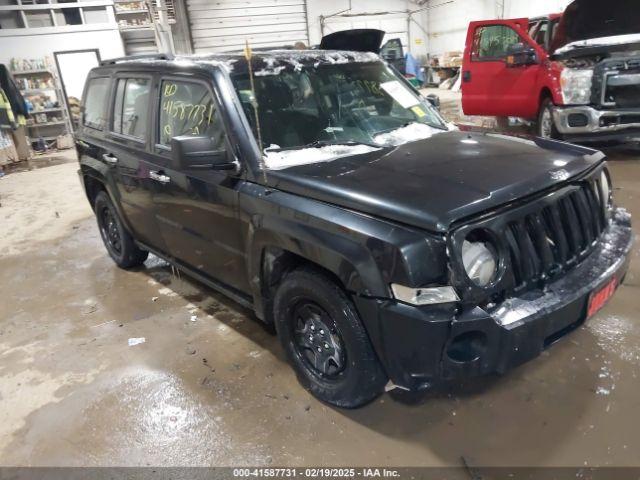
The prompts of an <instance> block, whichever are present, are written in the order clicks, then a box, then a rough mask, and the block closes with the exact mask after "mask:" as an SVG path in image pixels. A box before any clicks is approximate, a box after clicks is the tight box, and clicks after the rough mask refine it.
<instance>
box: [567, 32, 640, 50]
mask: <svg viewBox="0 0 640 480" xmlns="http://www.w3.org/2000/svg"><path fill="white" fill-rule="evenodd" d="M636 42H640V33H630V34H629V35H614V36H612V37H600V38H590V39H588V40H580V41H578V42H572V43H569V44H567V45H565V46H564V47H562V48H558V49H557V50H556V51H555V53H556V54H558V55H562V54H563V53H566V52H569V51H571V50H574V49H575V48H581V47H605V46H613V45H625V44H628V43H636Z"/></svg>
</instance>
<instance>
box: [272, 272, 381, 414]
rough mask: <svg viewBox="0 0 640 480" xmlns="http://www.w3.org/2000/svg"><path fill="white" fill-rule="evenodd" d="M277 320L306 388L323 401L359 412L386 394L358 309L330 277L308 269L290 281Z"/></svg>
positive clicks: (277, 305) (278, 301)
mask: <svg viewBox="0 0 640 480" xmlns="http://www.w3.org/2000/svg"><path fill="white" fill-rule="evenodd" d="M274 318H275V322H276V330H277V332H278V337H279V338H280V342H281V343H282V346H283V348H284V350H285V352H286V353H287V357H288V358H289V361H290V362H291V364H292V365H293V367H294V369H295V371H296V373H297V374H298V378H299V379H300V382H301V383H302V384H303V386H304V387H305V388H306V389H307V390H309V391H310V392H311V393H312V394H313V395H315V396H316V397H317V398H319V399H320V400H322V401H325V402H327V403H330V404H332V405H336V406H338V407H344V408H355V407H359V406H361V405H364V404H366V403H368V402H370V401H372V400H373V399H374V398H376V397H377V396H378V395H380V393H382V391H383V389H384V385H385V384H386V381H387V379H386V375H385V374H384V372H383V370H382V367H381V365H380V363H379V362H378V359H377V357H376V355H375V352H374V351H373V347H372V346H371V342H370V341H369V337H368V336H367V333H366V331H365V329H364V327H363V326H362V324H361V322H360V319H359V317H358V314H357V312H356V310H355V307H354V306H353V304H352V303H351V301H350V299H349V298H348V297H347V295H346V294H345V293H344V292H343V291H342V289H341V288H340V287H338V286H337V285H336V284H335V283H334V282H332V281H331V280H330V279H329V278H328V277H327V276H326V275H324V274H323V273H321V272H318V271H315V270H312V269H306V268H304V269H299V270H295V271H293V272H292V273H290V274H289V275H287V276H286V278H285V279H284V281H283V282H282V284H281V285H280V286H279V287H278V291H277V292H276V296H275V301H274Z"/></svg>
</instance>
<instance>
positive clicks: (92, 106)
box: [83, 78, 109, 130]
mask: <svg viewBox="0 0 640 480" xmlns="http://www.w3.org/2000/svg"><path fill="white" fill-rule="evenodd" d="M108 98H109V79H108V78H94V79H93V80H90V81H89V87H88V90H87V98H86V99H85V101H84V116H83V118H84V122H83V123H84V125H86V126H88V127H91V128H97V129H99V130H102V129H104V127H106V125H107V99H108Z"/></svg>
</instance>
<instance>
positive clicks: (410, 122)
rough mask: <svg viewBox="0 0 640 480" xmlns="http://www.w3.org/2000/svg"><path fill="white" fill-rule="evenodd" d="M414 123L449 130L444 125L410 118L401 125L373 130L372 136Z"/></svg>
mask: <svg viewBox="0 0 640 480" xmlns="http://www.w3.org/2000/svg"><path fill="white" fill-rule="evenodd" d="M414 123H416V124H418V125H427V126H428V127H432V128H437V129H438V130H449V129H448V128H447V126H446V125H434V124H433V123H429V122H417V121H415V120H411V121H409V122H406V123H403V124H402V125H398V126H397V127H393V128H387V129H385V130H380V131H378V132H374V133H373V136H376V135H381V134H383V133H389V132H393V131H395V130H399V129H401V128H405V127H408V126H409V125H413V124H414Z"/></svg>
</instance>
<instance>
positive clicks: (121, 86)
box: [113, 78, 149, 139]
mask: <svg viewBox="0 0 640 480" xmlns="http://www.w3.org/2000/svg"><path fill="white" fill-rule="evenodd" d="M148 112H149V79H148V78H129V79H126V80H119V81H118V90H117V92H116V101H115V108H114V116H113V131H114V132H117V133H122V134H124V135H129V136H132V137H136V138H142V139H144V138H146V136H147V122H148V118H149V117H148Z"/></svg>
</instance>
